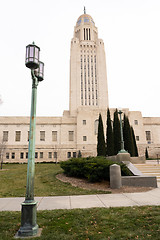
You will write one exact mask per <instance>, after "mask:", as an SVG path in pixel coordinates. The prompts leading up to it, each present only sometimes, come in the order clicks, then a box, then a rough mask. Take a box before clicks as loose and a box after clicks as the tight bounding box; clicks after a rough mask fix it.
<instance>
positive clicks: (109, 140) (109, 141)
mask: <svg viewBox="0 0 160 240" xmlns="http://www.w3.org/2000/svg"><path fill="white" fill-rule="evenodd" d="M106 155H107V156H113V155H114V141H113V129H112V124H111V117H110V111H109V108H108V109H107V133H106Z"/></svg>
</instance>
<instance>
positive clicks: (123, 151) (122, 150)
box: [118, 109, 127, 153]
mask: <svg viewBox="0 0 160 240" xmlns="http://www.w3.org/2000/svg"><path fill="white" fill-rule="evenodd" d="M122 113H123V112H122V110H121V109H118V114H119V116H120V131H121V150H120V151H119V153H127V151H126V150H125V149H124V140H123V127H122V116H121V115H122Z"/></svg>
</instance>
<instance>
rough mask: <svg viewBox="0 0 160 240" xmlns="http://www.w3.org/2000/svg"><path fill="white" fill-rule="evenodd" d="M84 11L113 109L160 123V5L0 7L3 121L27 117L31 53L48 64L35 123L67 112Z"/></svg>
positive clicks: (157, 0) (88, 0)
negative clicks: (73, 48)
mask: <svg viewBox="0 0 160 240" xmlns="http://www.w3.org/2000/svg"><path fill="white" fill-rule="evenodd" d="M83 6H86V11H87V13H88V14H90V15H91V16H92V18H93V19H94V21H95V24H96V26H97V27H98V33H99V38H102V39H103V41H104V44H105V51H106V63H107V77H108V90H109V106H110V108H113V107H114V108H115V107H122V108H129V109H130V110H132V111H142V114H143V116H153V117H155V116H159V117H160V106H159V105H160V104H159V103H160V0H99V1H97V0H79V1H75V0H74V1H73V0H68V1H65V0H59V1H55V0H45V1H44V0H27V1H24V0H14V1H13V0H5V1H1V2H0V22H1V38H0V56H1V57H0V66H1V72H0V79H1V80H0V95H1V98H2V100H3V104H1V105H0V116H28V115H30V105H31V85H32V84H31V76H30V70H29V69H28V68H26V67H25V48H26V45H28V44H29V43H32V42H33V41H35V43H36V44H37V45H38V46H39V47H40V48H41V53H40V58H41V61H43V62H44V63H45V76H44V78H45V80H44V81H43V82H41V83H40V84H39V86H38V100H37V115H38V116H61V115H62V113H63V110H68V109H69V58H70V41H71V38H72V37H73V31H74V26H75V24H76V21H77V19H78V17H79V16H80V15H81V14H83Z"/></svg>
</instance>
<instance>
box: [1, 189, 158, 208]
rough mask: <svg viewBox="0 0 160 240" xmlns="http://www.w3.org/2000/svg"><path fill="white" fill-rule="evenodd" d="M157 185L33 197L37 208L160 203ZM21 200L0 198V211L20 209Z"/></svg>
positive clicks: (22, 199)
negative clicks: (147, 188)
mask: <svg viewBox="0 0 160 240" xmlns="http://www.w3.org/2000/svg"><path fill="white" fill-rule="evenodd" d="M159 187H160V186H159ZM159 187H158V188H156V189H153V190H151V191H148V192H142V193H122V194H99V195H79V196H56V197H35V200H36V201H37V202H38V203H37V207H38V210H54V209H74V208H92V207H105V208H109V207H128V206H144V205H160V188H159ZM23 201H24V198H0V211H21V203H22V202H23Z"/></svg>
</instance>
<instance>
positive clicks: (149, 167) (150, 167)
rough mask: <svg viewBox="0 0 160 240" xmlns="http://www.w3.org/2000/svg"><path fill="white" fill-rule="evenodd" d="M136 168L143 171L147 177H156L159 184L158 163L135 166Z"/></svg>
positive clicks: (159, 172) (159, 168)
mask: <svg viewBox="0 0 160 240" xmlns="http://www.w3.org/2000/svg"><path fill="white" fill-rule="evenodd" d="M134 165H135V167H136V168H137V169H138V170H139V171H141V173H142V174H143V175H145V176H156V177H157V182H160V165H159V164H157V163H156V162H150V163H147V164H134Z"/></svg>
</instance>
